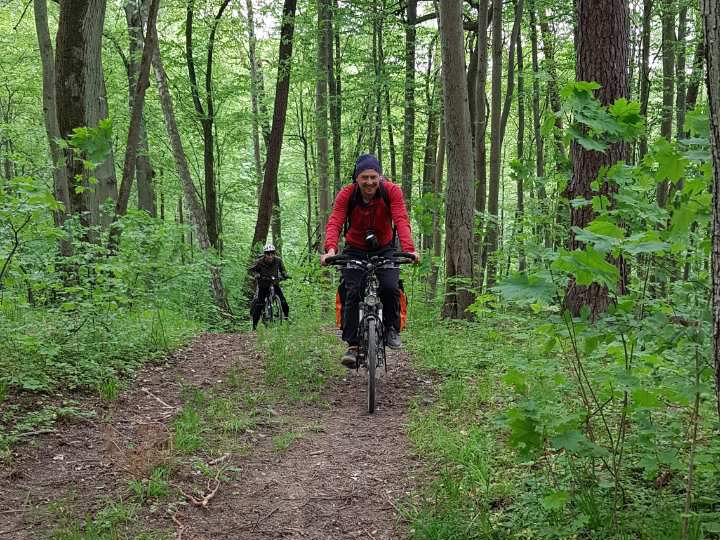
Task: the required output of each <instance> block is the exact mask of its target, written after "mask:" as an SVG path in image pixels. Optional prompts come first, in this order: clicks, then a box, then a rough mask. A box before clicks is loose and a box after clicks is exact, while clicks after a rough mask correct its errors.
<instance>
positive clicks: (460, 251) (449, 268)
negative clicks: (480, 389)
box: [440, 0, 475, 319]
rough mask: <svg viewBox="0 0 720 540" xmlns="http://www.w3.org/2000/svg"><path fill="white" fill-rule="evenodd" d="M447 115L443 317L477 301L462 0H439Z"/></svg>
mask: <svg viewBox="0 0 720 540" xmlns="http://www.w3.org/2000/svg"><path fill="white" fill-rule="evenodd" d="M440 39H441V43H442V78H443V103H444V108H445V114H444V121H445V133H446V136H447V145H448V148H447V152H448V186H447V200H446V210H445V219H446V242H445V268H446V274H445V277H446V288H445V291H446V292H445V302H444V304H443V310H442V313H443V317H447V318H452V319H470V318H472V314H471V313H470V312H468V311H467V308H468V307H469V306H470V305H471V304H472V303H473V301H474V298H473V293H472V291H471V290H470V288H469V285H470V284H471V283H472V276H473V230H474V225H475V200H474V199H475V188H474V185H473V184H474V171H473V149H472V132H471V127H470V110H469V107H468V93H467V84H466V83H465V65H464V63H465V62H464V53H463V51H464V47H463V26H462V5H461V3H460V2H457V1H456V0H440Z"/></svg>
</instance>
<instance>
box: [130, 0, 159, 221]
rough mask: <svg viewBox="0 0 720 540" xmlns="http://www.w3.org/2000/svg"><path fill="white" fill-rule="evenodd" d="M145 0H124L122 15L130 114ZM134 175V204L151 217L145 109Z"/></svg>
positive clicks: (152, 191) (152, 189)
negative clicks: (123, 17) (125, 35)
mask: <svg viewBox="0 0 720 540" xmlns="http://www.w3.org/2000/svg"><path fill="white" fill-rule="evenodd" d="M145 4H146V2H145V1H142V2H139V1H138V0H128V1H127V2H126V3H125V19H126V20H127V25H128V37H129V41H130V43H129V54H128V65H127V67H128V90H129V102H128V103H129V106H130V114H132V106H133V98H134V95H135V86H136V84H137V80H138V62H137V58H138V57H139V56H140V54H141V51H142V48H143V43H144V41H145V40H144V38H143V32H142V29H143V20H144V19H145V18H146V17H144V16H143V13H142V12H143V7H144V5H145ZM135 175H136V177H137V196H138V208H139V209H140V210H145V211H146V212H147V213H148V214H150V215H151V216H152V217H155V216H156V215H157V210H156V208H155V187H154V186H153V176H154V172H153V169H152V165H151V164H150V151H149V147H148V137H147V131H146V129H145V112H144V111H143V112H141V114H140V138H139V142H138V152H137V156H136V158H135Z"/></svg>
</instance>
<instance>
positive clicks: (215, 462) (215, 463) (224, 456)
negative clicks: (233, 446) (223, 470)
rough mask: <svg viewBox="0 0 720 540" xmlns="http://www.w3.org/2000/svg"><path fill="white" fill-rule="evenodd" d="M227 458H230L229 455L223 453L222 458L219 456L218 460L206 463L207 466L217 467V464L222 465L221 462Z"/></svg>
mask: <svg viewBox="0 0 720 540" xmlns="http://www.w3.org/2000/svg"><path fill="white" fill-rule="evenodd" d="M229 457H230V454H229V453H225V454H223V455H222V456H220V457H219V458H215V459H213V460H212V461H208V465H217V464H218V463H222V462H223V461H225V460H226V459H227V458H229Z"/></svg>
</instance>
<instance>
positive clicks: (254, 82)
mask: <svg viewBox="0 0 720 540" xmlns="http://www.w3.org/2000/svg"><path fill="white" fill-rule="evenodd" d="M245 4H246V7H247V25H248V62H249V64H250V106H251V110H252V141H253V158H254V163H255V186H256V192H257V198H258V199H260V190H261V189H262V180H263V166H262V149H261V147H260V107H259V103H258V101H259V95H260V88H259V87H260V84H259V73H258V59H257V53H256V43H257V40H256V38H255V14H254V11H253V0H246V2H245Z"/></svg>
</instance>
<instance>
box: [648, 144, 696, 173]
mask: <svg viewBox="0 0 720 540" xmlns="http://www.w3.org/2000/svg"><path fill="white" fill-rule="evenodd" d="M652 150H653V152H652V155H653V158H654V159H655V161H657V164H658V170H657V173H656V175H655V178H656V179H657V180H658V181H661V180H670V181H671V182H672V183H673V184H674V183H676V182H677V181H678V180H680V178H682V177H683V175H684V174H685V169H686V168H687V166H688V164H689V163H690V162H689V161H688V160H687V158H685V157H684V156H683V155H682V154H681V153H680V152H679V151H678V149H677V147H676V146H675V145H674V144H670V143H669V142H668V141H667V140H666V139H665V138H663V137H660V138H659V139H658V140H657V141H655V143H654V144H653V147H652Z"/></svg>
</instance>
